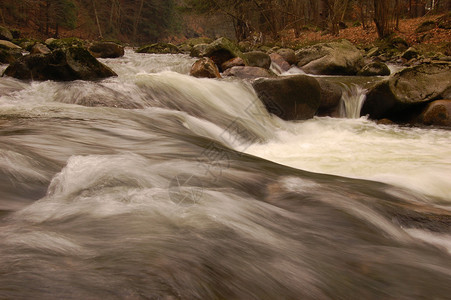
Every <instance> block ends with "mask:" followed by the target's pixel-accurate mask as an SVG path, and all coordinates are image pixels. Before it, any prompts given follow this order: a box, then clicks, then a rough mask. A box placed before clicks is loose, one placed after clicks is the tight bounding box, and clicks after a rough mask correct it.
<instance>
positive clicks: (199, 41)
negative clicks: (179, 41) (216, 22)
mask: <svg viewBox="0 0 451 300" xmlns="http://www.w3.org/2000/svg"><path fill="white" fill-rule="evenodd" d="M212 42H213V40H212V39H211V38H208V37H197V38H191V39H188V40H187V41H186V42H185V44H187V45H189V46H191V47H194V46H196V45H199V44H210V43H212Z"/></svg>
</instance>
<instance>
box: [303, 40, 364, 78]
mask: <svg viewBox="0 0 451 300" xmlns="http://www.w3.org/2000/svg"><path fill="white" fill-rule="evenodd" d="M296 57H297V59H298V61H299V63H298V66H299V67H300V68H301V69H302V70H303V71H304V72H306V73H309V74H316V75H355V74H357V72H358V71H360V69H361V68H362V67H363V56H362V53H361V52H360V51H359V50H358V49H357V48H356V47H355V46H354V45H353V44H351V43H350V42H349V41H347V40H342V41H339V42H331V43H321V44H317V45H314V46H310V47H307V48H303V49H300V50H298V51H297V52H296Z"/></svg>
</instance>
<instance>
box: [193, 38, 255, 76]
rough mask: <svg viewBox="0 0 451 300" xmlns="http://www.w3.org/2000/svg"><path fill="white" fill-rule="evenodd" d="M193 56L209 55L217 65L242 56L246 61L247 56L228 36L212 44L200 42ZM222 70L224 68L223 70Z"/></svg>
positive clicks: (194, 48) (194, 49)
mask: <svg viewBox="0 0 451 300" xmlns="http://www.w3.org/2000/svg"><path fill="white" fill-rule="evenodd" d="M191 56H193V57H209V58H211V59H212V60H213V61H214V62H215V64H216V65H217V66H222V64H223V63H225V62H226V61H228V60H230V59H232V58H235V57H241V58H243V59H244V61H245V62H246V58H245V57H244V55H243V53H242V52H241V51H240V49H238V47H237V46H236V45H235V44H234V43H233V42H232V41H230V40H229V39H227V38H224V37H222V38H219V39H217V40H215V41H213V42H212V43H210V44H198V45H196V46H195V47H193V50H192V52H191ZM221 71H222V70H221Z"/></svg>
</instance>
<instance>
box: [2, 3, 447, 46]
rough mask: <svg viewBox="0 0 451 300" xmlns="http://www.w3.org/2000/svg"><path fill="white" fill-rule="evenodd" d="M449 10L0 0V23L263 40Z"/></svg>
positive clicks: (392, 25)
mask: <svg viewBox="0 0 451 300" xmlns="http://www.w3.org/2000/svg"><path fill="white" fill-rule="evenodd" d="M450 10H451V0H2V1H1V2H0V22H1V23H2V24H3V25H5V26H8V27H9V28H14V27H16V28H19V29H21V30H22V31H25V32H27V33H28V34H30V35H34V36H39V37H59V36H60V35H61V32H63V31H64V32H66V33H67V35H71V36H79V37H83V38H89V39H115V40H119V41H122V42H127V43H131V44H140V43H148V42H155V41H161V40H165V41H168V40H172V39H183V38H191V37H197V36H202V35H214V34H216V35H228V36H229V37H230V38H234V39H235V40H237V41H242V40H259V41H262V42H264V41H267V40H278V39H280V38H281V37H282V36H283V35H284V34H290V35H291V36H294V37H298V36H299V34H300V33H301V32H302V31H304V30H318V31H324V32H327V33H330V34H332V35H337V34H338V33H339V31H340V29H341V28H344V27H345V26H348V25H346V24H351V26H362V27H363V28H366V27H369V26H374V25H375V26H376V28H377V33H378V36H379V37H380V38H384V37H386V36H389V35H390V34H391V33H392V32H393V31H394V30H396V28H397V26H398V24H399V20H400V19H405V18H415V17H420V16H424V15H426V14H430V13H443V12H447V11H450ZM218 23H221V30H219V29H218V28H213V29H211V28H205V27H209V26H216V25H215V24H218ZM218 27H219V26H218Z"/></svg>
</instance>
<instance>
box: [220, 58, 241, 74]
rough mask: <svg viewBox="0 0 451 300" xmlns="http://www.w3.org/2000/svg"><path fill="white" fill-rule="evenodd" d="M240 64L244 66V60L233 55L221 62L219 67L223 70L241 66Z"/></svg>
mask: <svg viewBox="0 0 451 300" xmlns="http://www.w3.org/2000/svg"><path fill="white" fill-rule="evenodd" d="M242 66H245V62H244V60H243V59H242V58H241V57H235V58H232V59H229V60H228V61H226V62H225V63H223V64H222V65H221V69H222V70H224V71H225V70H227V69H230V68H233V67H242Z"/></svg>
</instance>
